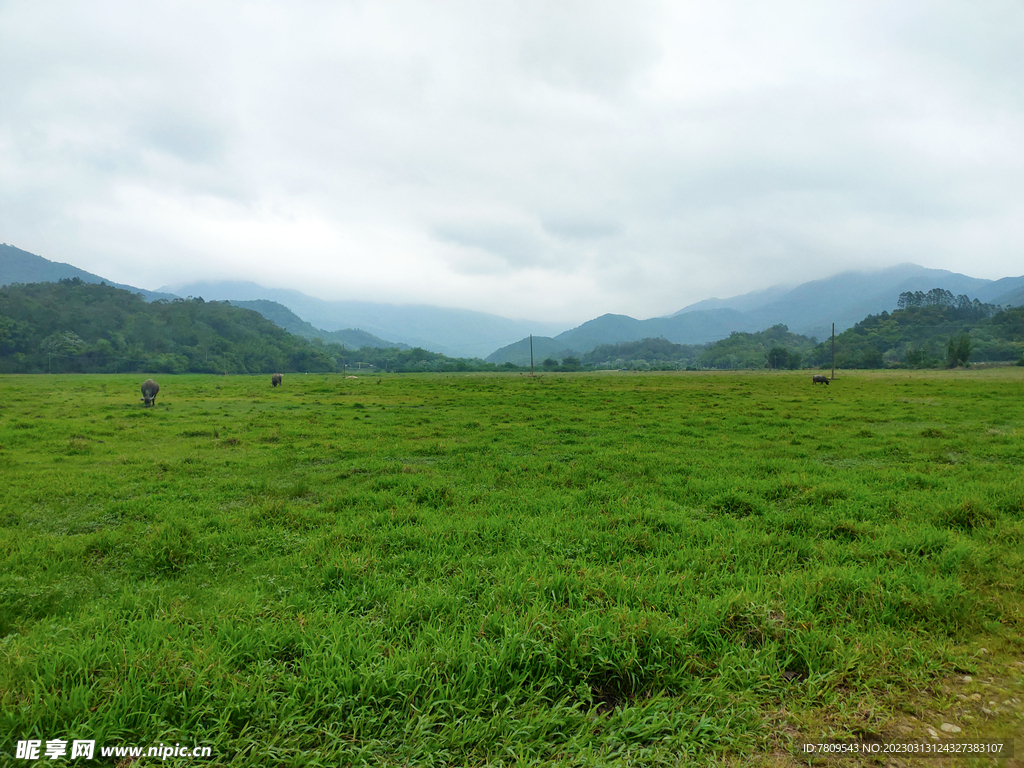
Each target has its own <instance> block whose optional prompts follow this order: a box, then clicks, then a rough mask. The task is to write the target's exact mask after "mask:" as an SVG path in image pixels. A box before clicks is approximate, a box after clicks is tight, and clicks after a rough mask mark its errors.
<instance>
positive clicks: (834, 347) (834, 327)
mask: <svg viewBox="0 0 1024 768" xmlns="http://www.w3.org/2000/svg"><path fill="white" fill-rule="evenodd" d="M835 377H836V324H835V323H832V378H833V379H834V378H835Z"/></svg>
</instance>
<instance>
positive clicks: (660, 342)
mask: <svg viewBox="0 0 1024 768" xmlns="http://www.w3.org/2000/svg"><path fill="white" fill-rule="evenodd" d="M816 344H817V342H816V341H815V339H812V338H809V337H807V336H801V335H799V334H795V333H791V332H790V331H789V329H788V328H787V327H786V326H785V325H781V324H780V325H775V326H772V327H771V328H768V329H766V330H764V331H758V332H757V333H740V332H737V333H732V334H730V335H729V337H728V338H725V339H721V340H719V341H716V342H714V343H713V344H674V343H672V342H671V341H668V340H667V339H664V338H657V339H653V338H650V339H642V340H640V341H631V342H624V343H621V344H602V345H601V346H599V347H597V348H595V349H594V350H592V351H590V352H588V353H587V354H585V355H583V363H584V364H585V365H591V366H594V367H595V368H629V369H631V370H679V369H683V368H695V369H708V368H711V369H718V370H735V369H741V368H765V367H768V368H798V367H800V364H801V362H802V360H803V358H804V356H805V355H806V354H807V353H808V352H810V351H811V350H812V349H814V348H815V346H816Z"/></svg>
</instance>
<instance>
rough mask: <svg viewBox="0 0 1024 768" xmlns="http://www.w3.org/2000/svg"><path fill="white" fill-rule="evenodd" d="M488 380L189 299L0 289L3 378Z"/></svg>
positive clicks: (70, 287) (461, 363) (405, 353)
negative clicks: (356, 373) (414, 375)
mask: <svg viewBox="0 0 1024 768" xmlns="http://www.w3.org/2000/svg"><path fill="white" fill-rule="evenodd" d="M346 367H348V368H367V367H369V368H372V369H377V370H386V371H412V372H426V371H442V372H448V371H467V370H495V369H496V366H495V365H493V364H490V363H484V362H483V361H482V360H478V359H474V360H462V359H455V358H451V357H447V356H445V355H442V354H439V353H436V352H427V351H425V350H423V349H419V348H417V349H397V348H388V349H378V348H374V347H370V346H363V347H361V348H360V349H358V350H353V349H347V348H345V347H343V346H342V345H340V344H334V343H325V342H323V341H321V340H319V339H303V338H300V337H298V336H295V335H292V334H290V333H288V332H287V331H285V330H284V329H283V328H279V327H278V326H277V325H275V324H274V323H273V322H271V321H270V320H268V319H266V318H265V317H263V316H262V315H261V314H260V313H259V312H255V311H253V310H251V309H245V308H242V307H235V306H232V305H231V304H230V303H228V302H226V301H225V302H219V301H204V300H203V299H201V298H195V299H174V300H173V301H154V302H146V301H145V300H144V299H143V298H142V297H141V296H140V295H138V294H136V293H132V292H130V291H123V290H121V289H119V288H114V287H112V286H109V285H102V284H92V283H86V282H83V281H82V280H79V279H66V280H61V281H59V282H56V283H29V284H15V285H9V286H5V287H2V288H0V373H46V372H48V371H49V372H52V373H116V372H122V373H123V372H128V371H146V372H153V373H186V372H188V373H271V372H276V371H280V372H282V373H287V372H292V371H295V372H303V371H310V372H313V371H344V370H346Z"/></svg>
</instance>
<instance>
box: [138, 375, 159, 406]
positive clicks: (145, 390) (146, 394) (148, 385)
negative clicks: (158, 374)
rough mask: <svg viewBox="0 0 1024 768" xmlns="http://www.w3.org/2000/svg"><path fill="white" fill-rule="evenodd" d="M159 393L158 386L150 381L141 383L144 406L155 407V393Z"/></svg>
mask: <svg viewBox="0 0 1024 768" xmlns="http://www.w3.org/2000/svg"><path fill="white" fill-rule="evenodd" d="M159 391H160V385H159V384H157V383H156V382H155V381H153V380H152V379H146V380H145V381H144V382H142V402H143V404H144V405H156V393H157V392H159Z"/></svg>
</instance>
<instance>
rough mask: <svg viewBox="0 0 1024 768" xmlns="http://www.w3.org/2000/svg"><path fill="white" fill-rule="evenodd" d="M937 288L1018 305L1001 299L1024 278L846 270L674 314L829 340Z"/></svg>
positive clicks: (911, 269) (900, 268)
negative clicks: (703, 314)
mask: <svg viewBox="0 0 1024 768" xmlns="http://www.w3.org/2000/svg"><path fill="white" fill-rule="evenodd" d="M932 288H944V289H946V290H948V291H951V292H952V293H954V294H956V295H959V294H967V295H968V296H970V297H971V298H972V299H974V298H977V299H980V300H981V301H983V302H986V303H997V304H1009V303H1013V302H1012V301H999V300H998V299H999V297H1001V296H1007V297H1010V298H1012V296H1013V295H1015V294H1014V291H1019V290H1020V289H1021V288H1024V277H1004V278H1002V279H1001V280H984V279H982V278H977V277H969V276H967V275H962V274H959V273H957V272H949V271H947V270H944V269H928V268H926V267H921V266H918V265H917V264H899V265H897V266H895V267H890V268H888V269H882V270H876V271H873V272H843V273H841V274H838V275H834V276H832V277H828V278H825V279H823V280H813V281H811V282H808V283H803V284H802V285H798V286H796V287H795V288H789V289H787V288H785V287H783V286H776V287H774V288H769V289H767V290H763V291H755V292H753V293H747V294H743V295H741V296H734V297H732V298H731V299H724V300H723V299H710V300H706V301H702V302H698V303H696V304H691V305H690V306H688V307H684V308H683V309H681V310H679V311H678V312H676V313H675V314H674V315H672V316H673V317H678V316H679V315H684V314H688V313H690V312H694V311H698V310H700V309H705V308H707V307H708V306H709V305H713V306H716V307H721V308H729V309H736V310H739V311H741V312H743V313H745V314H746V315H747V317H748V318H749V319H750V320H751V322H752V323H753V324H754V325H755V326H756V327H758V328H767V327H770V326H772V325H775V324H777V323H783V324H784V325H787V326H789V329H790V330H791V331H793V332H795V333H801V334H805V335H808V336H817V337H819V338H823V337H825V336H827V335H829V334H830V333H831V331H832V323H833V322H834V323H835V324H836V333H839V332H841V331H844V330H846V329H847V328H850V327H851V326H853V325H854V324H855V323H857V322H859V321H860V320H862V319H864V318H865V317H866V316H867V315H872V314H878V313H879V312H882V311H890V310H893V309H895V308H896V302H897V301H898V299H899V295H900V294H901V293H903V292H904V291H924V292H927V291H929V290H931V289H932ZM1016 295H1017V296H1018V303H1019V294H1016ZM736 330H741V329H736Z"/></svg>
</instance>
